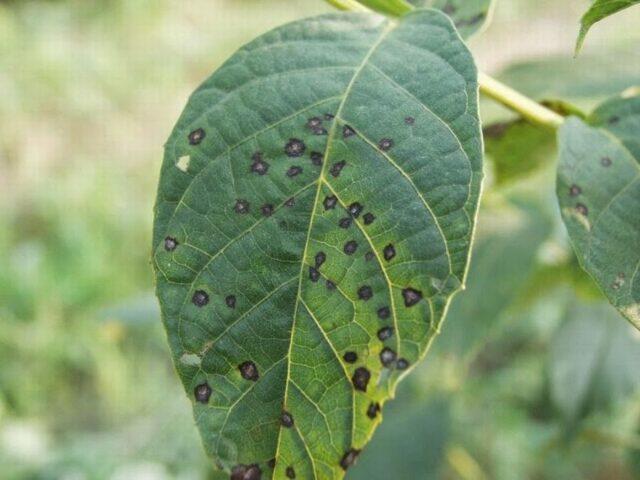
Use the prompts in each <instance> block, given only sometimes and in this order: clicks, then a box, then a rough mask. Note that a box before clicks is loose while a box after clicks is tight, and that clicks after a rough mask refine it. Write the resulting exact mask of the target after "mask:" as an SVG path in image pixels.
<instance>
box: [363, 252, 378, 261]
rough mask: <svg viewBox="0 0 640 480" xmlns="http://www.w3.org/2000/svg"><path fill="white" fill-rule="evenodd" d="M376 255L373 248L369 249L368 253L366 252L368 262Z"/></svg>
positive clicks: (365, 257)
mask: <svg viewBox="0 0 640 480" xmlns="http://www.w3.org/2000/svg"><path fill="white" fill-rule="evenodd" d="M375 256H376V255H375V254H374V253H373V252H372V251H371V250H369V251H368V252H367V253H365V254H364V259H365V260H366V261H367V262H370V261H371V260H373V259H374V258H375Z"/></svg>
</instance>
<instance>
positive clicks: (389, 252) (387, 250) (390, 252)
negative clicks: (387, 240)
mask: <svg viewBox="0 0 640 480" xmlns="http://www.w3.org/2000/svg"><path fill="white" fill-rule="evenodd" d="M383 253H384V259H385V260H386V261H387V262H388V261H389V260H391V259H392V258H393V257H395V256H396V249H395V247H394V246H393V245H392V244H389V245H387V246H386V247H384V250H383Z"/></svg>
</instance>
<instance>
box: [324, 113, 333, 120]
mask: <svg viewBox="0 0 640 480" xmlns="http://www.w3.org/2000/svg"><path fill="white" fill-rule="evenodd" d="M334 117H335V115H334V114H333V113H325V114H324V119H325V120H333V118H334Z"/></svg>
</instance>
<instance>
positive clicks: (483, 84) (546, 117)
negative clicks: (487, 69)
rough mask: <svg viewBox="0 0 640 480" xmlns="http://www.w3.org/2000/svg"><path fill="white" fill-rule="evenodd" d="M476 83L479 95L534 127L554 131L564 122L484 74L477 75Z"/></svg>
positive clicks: (558, 116) (560, 117)
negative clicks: (505, 108)
mask: <svg viewBox="0 0 640 480" xmlns="http://www.w3.org/2000/svg"><path fill="white" fill-rule="evenodd" d="M478 82H479V84H480V92H481V93H483V94H484V95H486V96H487V97H489V98H491V99H493V100H495V101H496V102H499V103H501V104H502V105H504V106H505V107H507V108H508V109H510V110H513V111H515V112H518V113H519V114H520V115H522V116H523V117H524V118H526V119H527V120H529V121H530V122H532V123H535V124H536V125H541V126H543V127H547V128H550V129H552V130H556V129H557V128H558V127H559V126H560V125H562V123H563V122H564V118H563V117H562V116H561V115H558V114H557V113H556V112H554V111H552V110H549V109H548V108H546V107H544V106H542V105H540V104H539V103H537V102H536V101H534V100H532V99H530V98H529V97H526V96H524V95H523V94H521V93H519V92H517V91H515V90H514V89H513V88H511V87H509V86H507V85H505V84H504V83H501V82H499V81H498V80H496V79H495V78H493V77H490V76H489V75H487V74H485V73H482V72H479V73H478Z"/></svg>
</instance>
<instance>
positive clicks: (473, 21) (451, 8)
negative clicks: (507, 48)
mask: <svg viewBox="0 0 640 480" xmlns="http://www.w3.org/2000/svg"><path fill="white" fill-rule="evenodd" d="M408 1H409V3H412V4H413V5H415V6H417V7H432V8H437V9H439V10H442V11H443V12H444V13H446V14H447V15H449V16H450V17H451V19H452V20H453V23H455V25H456V28H457V29H458V31H459V32H460V35H462V38H469V37H470V36H471V35H473V34H474V33H476V32H478V31H479V30H480V29H481V28H482V27H483V25H485V23H486V22H487V21H488V19H489V17H490V16H491V9H492V6H493V0H408Z"/></svg>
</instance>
